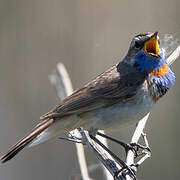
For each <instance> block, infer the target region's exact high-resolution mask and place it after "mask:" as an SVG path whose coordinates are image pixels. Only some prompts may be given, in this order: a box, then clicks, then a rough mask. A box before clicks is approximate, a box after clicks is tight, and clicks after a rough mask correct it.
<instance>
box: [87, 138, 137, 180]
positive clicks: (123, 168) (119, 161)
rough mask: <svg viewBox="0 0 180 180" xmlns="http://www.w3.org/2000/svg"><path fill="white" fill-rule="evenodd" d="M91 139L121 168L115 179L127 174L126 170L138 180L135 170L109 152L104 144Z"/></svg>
mask: <svg viewBox="0 0 180 180" xmlns="http://www.w3.org/2000/svg"><path fill="white" fill-rule="evenodd" d="M90 137H91V139H93V140H94V141H95V142H96V143H97V144H98V145H100V146H101V147H102V148H103V149H104V150H105V151H107V152H108V153H109V154H110V155H111V156H112V157H113V158H114V159H115V160H116V161H117V162H118V163H119V164H120V165H121V166H122V168H121V170H120V171H117V173H115V175H114V176H115V177H117V176H118V175H119V174H120V173H123V172H125V171H126V170H127V171H128V172H129V173H130V176H131V177H132V178H133V179H134V180H136V179H137V177H136V174H135V171H134V170H133V168H132V167H131V166H128V165H127V164H126V163H125V162H124V161H123V160H121V159H120V158H119V157H118V156H117V155H116V154H114V153H113V152H112V151H111V150H109V149H108V148H107V147H106V146H105V145H104V144H103V143H101V142H100V141H99V140H98V139H97V138H96V137H95V136H93V135H90Z"/></svg>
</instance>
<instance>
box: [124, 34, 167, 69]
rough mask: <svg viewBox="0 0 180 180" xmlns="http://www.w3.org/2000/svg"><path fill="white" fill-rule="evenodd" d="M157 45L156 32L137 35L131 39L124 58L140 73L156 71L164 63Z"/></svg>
mask: <svg viewBox="0 0 180 180" xmlns="http://www.w3.org/2000/svg"><path fill="white" fill-rule="evenodd" d="M159 43H160V41H159V37H158V32H155V33H144V34H139V35H137V36H135V37H134V38H133V40H132V42H131V44H130V48H129V51H128V53H127V56H126V58H127V59H129V60H131V62H132V63H133V64H134V63H135V64H136V65H137V68H138V70H140V71H150V70H156V69H158V68H159V67H160V66H161V65H162V64H164V63H165V59H164V57H163V53H162V51H161V50H160V48H159Z"/></svg>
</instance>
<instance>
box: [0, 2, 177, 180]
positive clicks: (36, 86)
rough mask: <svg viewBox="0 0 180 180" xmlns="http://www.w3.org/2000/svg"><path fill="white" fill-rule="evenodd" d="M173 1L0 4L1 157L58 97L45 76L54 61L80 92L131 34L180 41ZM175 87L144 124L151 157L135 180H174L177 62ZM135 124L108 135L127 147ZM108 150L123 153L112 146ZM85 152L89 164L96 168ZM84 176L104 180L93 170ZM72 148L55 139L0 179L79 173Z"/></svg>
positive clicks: (0, 171) (27, 153)
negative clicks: (153, 34)
mask: <svg viewBox="0 0 180 180" xmlns="http://www.w3.org/2000/svg"><path fill="white" fill-rule="evenodd" d="M179 9H180V1H179V0H171V1H169V0H149V1H144V0H135V1H133V0H126V1H121V0H111V1H109V0H51V1H50V0H31V1H28V0H0V115H1V116H0V117H1V120H0V153H1V154H2V153H4V152H5V151H7V150H8V148H9V146H11V145H12V144H14V143H15V142H16V141H17V140H19V138H20V137H22V136H24V135H25V134H26V133H27V132H28V131H29V130H30V129H31V128H32V127H33V126H35V125H36V123H37V122H39V116H40V115H42V114H43V113H45V112H47V111H48V110H50V109H51V108H52V107H54V105H55V104H56V103H58V97H57V95H56V93H55V90H54V89H53V88H52V86H51V84H50V82H49V80H48V75H49V74H50V73H51V72H52V71H53V70H54V69H55V67H56V64H57V63H58V62H60V61H61V62H63V63H64V64H65V66H66V67H67V69H68V72H69V74H70V77H71V78H72V82H73V85H74V88H79V87H81V86H82V85H83V84H85V83H86V82H88V81H89V80H91V79H93V78H94V77H95V76H97V75H98V74H99V73H101V72H103V71H104V70H105V69H107V68H108V67H110V66H111V65H113V64H115V63H117V62H119V60H121V59H122V58H123V56H124V55H125V54H126V52H127V50H128V48H129V43H130V41H131V39H132V37H133V36H134V35H136V34H138V33H140V32H147V31H159V32H160V35H161V34H167V33H170V34H172V35H173V36H174V37H175V38H178V39H180V21H179V19H180V11H179ZM172 68H173V70H174V72H175V73H176V84H175V86H174V87H173V88H172V89H171V91H170V92H169V93H168V94H167V95H166V96H165V97H164V98H163V99H162V100H161V101H159V102H158V104H157V105H156V107H155V108H154V109H153V111H152V114H151V117H150V119H149V121H148V123H147V126H146V132H147V134H148V138H149V143H150V146H151V149H152V157H151V158H150V159H148V160H146V161H145V163H144V164H143V165H142V166H141V167H140V169H139V171H138V177H139V179H146V180H152V179H163V180H169V179H179V177H180V175H179V167H180V158H179V148H180V145H179V138H178V137H179V136H180V131H179V128H180V123H179V119H178V117H179V116H180V111H179V106H180V93H179V90H178V88H179V87H180V70H179V69H180V63H179V61H178V60H177V61H176V62H175V64H174V65H173V67H172ZM133 129H134V127H133V126H131V127H123V128H122V129H120V130H119V131H118V132H116V133H111V135H113V136H115V137H117V138H119V139H122V140H124V141H126V142H129V140H130V137H131V135H132V132H133ZM110 145H111V149H112V150H113V151H114V152H116V153H118V154H119V155H122V151H121V150H120V149H121V148H120V147H119V146H118V145H115V144H110ZM95 159H96V158H95V157H94V155H93V154H92V153H90V152H89V151H88V162H89V165H90V166H91V167H92V165H93V164H95V163H97V162H94V161H95ZM95 169H96V170H95V171H91V173H90V175H91V177H92V178H94V179H103V175H102V174H101V173H100V170H99V168H95ZM79 174H80V172H79V167H78V163H77V157H76V153H75V146H74V145H73V144H71V143H68V142H64V141H61V140H58V139H54V140H51V141H49V142H46V143H44V144H41V145H39V146H37V147H34V148H31V149H26V150H24V151H23V152H22V153H21V154H19V156H17V157H16V158H15V159H13V160H12V161H10V162H9V163H7V164H5V165H0V179H2V180H25V179H26V180H32V179H43V180H48V179H53V180H57V179H59V180H66V179H71V178H72V177H73V176H76V175H77V176H79Z"/></svg>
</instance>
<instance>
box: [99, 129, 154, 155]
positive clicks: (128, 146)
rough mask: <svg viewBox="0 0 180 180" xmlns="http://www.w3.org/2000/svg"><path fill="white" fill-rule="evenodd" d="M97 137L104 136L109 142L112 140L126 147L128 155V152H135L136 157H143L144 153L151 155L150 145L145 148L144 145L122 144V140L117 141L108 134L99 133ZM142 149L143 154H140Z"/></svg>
mask: <svg viewBox="0 0 180 180" xmlns="http://www.w3.org/2000/svg"><path fill="white" fill-rule="evenodd" d="M97 135H99V136H102V137H104V138H106V139H109V140H111V141H113V142H115V143H117V144H120V145H121V146H122V147H124V149H125V152H126V154H127V152H128V151H129V150H132V151H133V152H134V154H135V157H138V156H140V155H142V154H144V153H147V152H148V153H149V154H150V153H151V149H150V148H149V146H148V145H147V146H143V145H141V144H138V143H130V144H128V143H125V142H122V141H120V140H117V139H115V138H113V137H110V136H108V135H106V134H103V133H100V132H97ZM145 136H146V135H145V134H143V138H145ZM140 149H141V150H142V153H138V152H139V150H140Z"/></svg>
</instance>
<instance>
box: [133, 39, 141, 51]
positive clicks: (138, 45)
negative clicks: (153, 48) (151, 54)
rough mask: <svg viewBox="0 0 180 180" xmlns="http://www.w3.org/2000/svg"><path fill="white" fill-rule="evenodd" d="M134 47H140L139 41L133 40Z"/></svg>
mask: <svg viewBox="0 0 180 180" xmlns="http://www.w3.org/2000/svg"><path fill="white" fill-rule="evenodd" d="M134 46H135V48H137V49H139V48H140V47H141V44H140V42H139V41H135V45H134Z"/></svg>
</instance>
